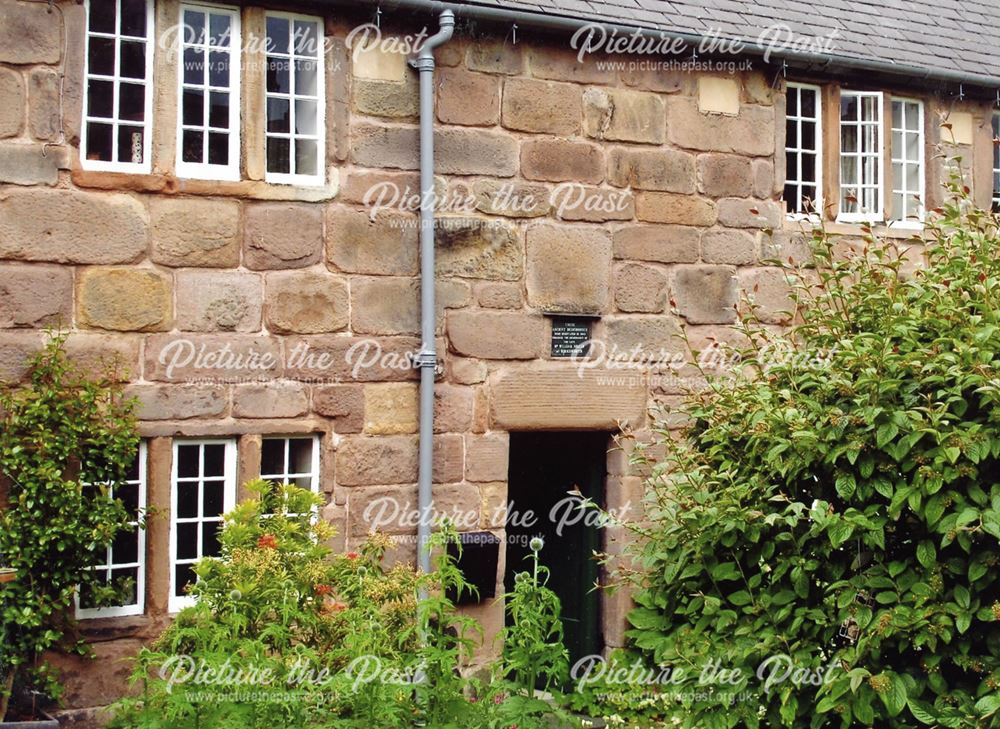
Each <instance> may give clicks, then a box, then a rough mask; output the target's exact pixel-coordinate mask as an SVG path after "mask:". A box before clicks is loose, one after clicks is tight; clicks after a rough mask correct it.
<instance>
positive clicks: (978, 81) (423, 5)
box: [334, 0, 1000, 89]
mask: <svg viewBox="0 0 1000 729" xmlns="http://www.w3.org/2000/svg"><path fill="white" fill-rule="evenodd" d="M334 1H335V2H337V1H339V2H344V0H334ZM350 4H351V5H355V6H356V5H357V0H351V1H350ZM383 4H385V3H383ZM388 5H389V6H391V7H392V8H400V9H408V10H413V11H418V12H428V13H441V14H442V15H441V17H442V18H443V17H444V13H447V12H452V13H454V14H456V15H459V16H466V17H471V18H478V19H480V20H485V21H492V22H497V23H517V24H518V25H522V26H525V27H531V26H534V27H536V28H546V29H549V30H553V31H563V32H569V33H573V32H575V31H577V30H579V29H580V28H582V27H584V26H589V25H600V26H602V27H604V28H607V29H608V30H615V31H618V33H620V34H629V33H634V32H636V31H638V32H639V35H640V36H641V37H648V38H662V37H666V38H680V39H681V40H684V41H687V42H689V43H698V42H699V41H700V40H701V38H702V36H699V35H698V34H696V33H686V32H683V31H660V30H654V29H650V28H644V27H640V26H636V25H625V24H620V23H604V22H598V21H594V20H582V19H579V18H570V17H566V16H559V15H547V14H543V13H537V12H530V11H524V10H509V9H507V8H504V7H502V6H486V5H473V4H469V3H457V2H447V1H442V0H391V2H390V3H388ZM744 45H745V47H746V49H747V50H748V51H749V52H750V53H752V54H754V55H763V54H764V53H765V51H767V50H768V48H767V46H766V44H762V43H760V42H756V41H751V40H745V42H744ZM771 55H772V60H777V61H782V60H785V61H788V62H789V63H792V64H803V65H808V66H811V67H817V68H821V69H822V70H823V71H826V72H833V71H837V70H846V71H874V72H877V73H885V74H889V75H895V76H905V77H908V78H912V79H914V80H920V81H933V82H939V83H940V82H946V83H964V84H968V85H970V86H979V87H984V88H988V89H998V88H1000V77H997V76H990V75H989V74H983V73H968V72H964V71H949V70H930V69H927V68H923V67H920V66H914V65H912V64H905V63H893V62H892V61H885V60H881V59H875V58H872V59H863V58H855V57H852V56H839V55H835V54H826V53H815V52H810V51H798V50H794V49H792V50H784V51H781V50H777V49H776V50H775V52H774V53H772V54H771Z"/></svg>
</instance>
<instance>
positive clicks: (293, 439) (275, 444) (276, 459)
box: [260, 435, 320, 494]
mask: <svg viewBox="0 0 1000 729" xmlns="http://www.w3.org/2000/svg"><path fill="white" fill-rule="evenodd" d="M319 446H320V441H319V436H318V435H291V436H287V437H286V436H275V437H265V438H263V439H262V440H261V447H260V477H261V478H262V479H264V480H265V481H273V482H274V483H288V484H292V485H293V486H298V487H299V488H301V489H306V490H308V491H312V492H313V493H314V494H315V493H319Z"/></svg>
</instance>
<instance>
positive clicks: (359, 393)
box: [312, 385, 365, 433]
mask: <svg viewBox="0 0 1000 729" xmlns="http://www.w3.org/2000/svg"><path fill="white" fill-rule="evenodd" d="M312 395H313V397H312V407H313V411H315V412H316V413H318V414H320V415H322V416H324V417H327V418H332V419H333V421H334V425H333V427H334V430H335V431H336V432H337V433H360V432H361V430H362V428H364V421H365V395H364V390H363V389H362V387H361V386H360V385H324V386H322V387H314V388H313V393H312Z"/></svg>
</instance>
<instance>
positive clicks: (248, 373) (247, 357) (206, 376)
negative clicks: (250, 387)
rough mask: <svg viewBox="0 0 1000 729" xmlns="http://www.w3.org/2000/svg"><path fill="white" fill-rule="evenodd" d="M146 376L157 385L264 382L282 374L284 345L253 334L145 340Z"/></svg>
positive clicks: (156, 336)
mask: <svg viewBox="0 0 1000 729" xmlns="http://www.w3.org/2000/svg"><path fill="white" fill-rule="evenodd" d="M144 356H145V360H144V363H143V377H144V378H145V379H147V380H154V381H158V382H184V381H190V380H199V381H206V382H207V381H218V382H233V381H236V382H239V381H246V380H251V379H252V380H255V381H265V380H269V379H274V378H276V377H280V376H281V374H282V371H283V361H282V357H281V342H280V341H279V340H278V339H277V338H276V337H267V336H255V335H252V334H156V335H153V336H149V337H146V346H145V350H144Z"/></svg>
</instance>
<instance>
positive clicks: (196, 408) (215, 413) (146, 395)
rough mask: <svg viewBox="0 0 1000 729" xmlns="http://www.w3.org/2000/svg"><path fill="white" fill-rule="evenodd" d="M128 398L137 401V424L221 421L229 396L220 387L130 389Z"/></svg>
mask: <svg viewBox="0 0 1000 729" xmlns="http://www.w3.org/2000/svg"><path fill="white" fill-rule="evenodd" d="M128 395H129V396H131V397H134V398H136V399H138V401H139V407H138V408H137V410H136V417H137V418H138V419H139V420H189V419H191V418H221V417H222V416H223V415H225V414H226V409H227V408H228V407H229V393H228V392H227V390H226V388H225V387H223V386H221V385H195V384H181V383H172V384H169V385H132V386H130V387H129V388H128Z"/></svg>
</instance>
